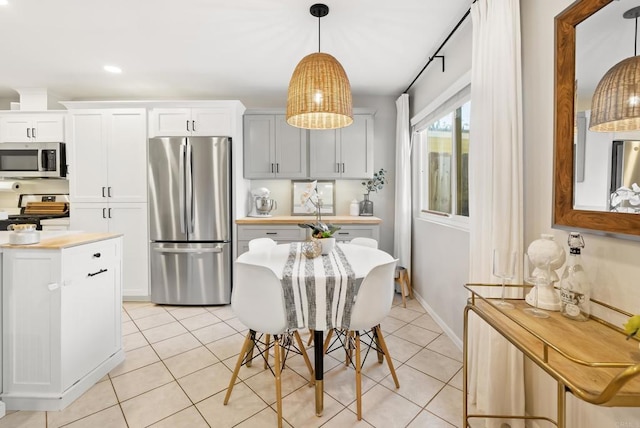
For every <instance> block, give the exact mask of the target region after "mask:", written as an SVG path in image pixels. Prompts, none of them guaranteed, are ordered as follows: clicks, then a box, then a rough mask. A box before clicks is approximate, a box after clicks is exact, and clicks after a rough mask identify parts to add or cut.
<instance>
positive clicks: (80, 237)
mask: <svg viewBox="0 0 640 428" xmlns="http://www.w3.org/2000/svg"><path fill="white" fill-rule="evenodd" d="M4 233H5V232H3V234H4ZM119 236H122V235H121V234H117V233H83V232H62V233H60V232H58V233H45V232H40V242H39V243H37V244H28V245H13V244H9V243H8V241H9V238H8V236H7V237H6V239H0V242H2V245H0V248H11V249H17V248H24V249H29V250H58V249H61V248H69V247H75V246H78V245H84V244H89V243H91V242H97V241H103V240H105V239H112V238H117V237H119ZM1 238H4V236H2V237H1Z"/></svg>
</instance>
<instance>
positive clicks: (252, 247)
mask: <svg viewBox="0 0 640 428" xmlns="http://www.w3.org/2000/svg"><path fill="white" fill-rule="evenodd" d="M276 245H277V242H276V241H274V240H273V239H271V238H256V239H252V240H251V241H249V251H256V250H266V249H269V248H272V247H275V246H276Z"/></svg>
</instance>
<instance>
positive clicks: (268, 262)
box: [237, 243, 393, 416]
mask: <svg viewBox="0 0 640 428" xmlns="http://www.w3.org/2000/svg"><path fill="white" fill-rule="evenodd" d="M337 246H338V247H339V248H340V249H341V250H342V252H343V254H344V256H345V258H346V259H347V261H348V262H349V265H350V266H351V270H352V271H353V273H354V276H355V280H356V281H357V282H361V281H362V279H364V278H365V277H366V276H367V274H368V273H369V272H370V271H371V269H373V268H374V267H376V266H379V265H381V264H384V263H388V262H391V261H393V257H391V255H389V253H386V252H384V251H382V250H379V249H376V248H370V247H365V246H361V245H351V244H348V243H338V244H337ZM290 251H291V244H280V245H276V246H274V247H271V248H266V249H264V248H262V249H258V250H254V251H248V252H246V253H243V254H241V255H240V256H238V258H237V261H239V262H242V263H250V264H255V265H259V266H264V267H267V268H269V269H271V270H272V271H273V272H274V273H275V275H276V276H277V277H278V278H279V279H280V280H282V277H283V271H284V267H285V264H286V263H287V260H288V258H289V254H290ZM320 257H323V256H320ZM323 343H324V331H322V330H314V337H313V344H314V347H313V352H314V363H315V364H314V372H315V381H316V382H315V385H316V386H315V401H316V415H317V416H321V415H322V410H323V406H324V399H323V398H324V386H323V377H324V364H323V359H324V352H323V346H322V345H323Z"/></svg>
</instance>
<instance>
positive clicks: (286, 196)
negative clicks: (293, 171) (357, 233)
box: [245, 180, 376, 215]
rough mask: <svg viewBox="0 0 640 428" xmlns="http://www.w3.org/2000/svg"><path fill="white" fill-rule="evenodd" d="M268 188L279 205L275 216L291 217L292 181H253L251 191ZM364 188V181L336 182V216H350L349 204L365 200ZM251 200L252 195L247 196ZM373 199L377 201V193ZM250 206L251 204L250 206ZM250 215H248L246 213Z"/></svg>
mask: <svg viewBox="0 0 640 428" xmlns="http://www.w3.org/2000/svg"><path fill="white" fill-rule="evenodd" d="M259 187H266V188H267V189H269V190H270V191H271V198H272V199H275V200H276V202H277V203H278V208H277V209H276V210H274V211H272V213H271V214H273V215H291V204H292V200H291V193H292V192H291V190H292V186H291V181H290V180H251V184H250V186H249V189H257V188H259ZM364 193H365V192H364V187H363V186H362V180H336V215H349V204H351V201H352V200H353V199H356V200H358V201H361V200H362V199H364V197H363V194H364ZM246 197H247V198H248V199H250V195H246ZM371 199H372V200H373V201H374V203H375V200H376V196H375V193H374V194H372V196H371ZM249 206H250V204H249ZM245 214H248V213H245Z"/></svg>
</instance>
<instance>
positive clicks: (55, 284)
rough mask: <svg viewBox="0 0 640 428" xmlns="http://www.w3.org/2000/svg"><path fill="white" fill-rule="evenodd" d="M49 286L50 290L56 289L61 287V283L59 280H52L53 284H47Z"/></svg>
mask: <svg viewBox="0 0 640 428" xmlns="http://www.w3.org/2000/svg"><path fill="white" fill-rule="evenodd" d="M47 288H48V289H49V291H54V290H57V289H58V288H60V284H58V283H57V282H52V283H51V284H47Z"/></svg>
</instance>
